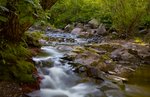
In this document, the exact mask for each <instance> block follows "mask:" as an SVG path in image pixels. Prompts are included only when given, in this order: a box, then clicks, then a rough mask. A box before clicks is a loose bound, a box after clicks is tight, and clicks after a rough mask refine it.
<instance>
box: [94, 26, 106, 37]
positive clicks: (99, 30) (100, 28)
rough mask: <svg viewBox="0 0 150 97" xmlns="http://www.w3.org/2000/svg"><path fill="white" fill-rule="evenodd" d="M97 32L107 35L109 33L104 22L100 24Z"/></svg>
mask: <svg viewBox="0 0 150 97" xmlns="http://www.w3.org/2000/svg"><path fill="white" fill-rule="evenodd" d="M96 34H97V35H106V34H107V31H106V28H105V26H104V24H100V26H99V27H98V29H97V33H96Z"/></svg>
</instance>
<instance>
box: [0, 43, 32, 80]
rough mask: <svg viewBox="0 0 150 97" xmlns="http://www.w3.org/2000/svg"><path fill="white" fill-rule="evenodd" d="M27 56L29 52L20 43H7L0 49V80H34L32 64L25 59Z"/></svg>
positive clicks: (29, 54)
mask: <svg viewBox="0 0 150 97" xmlns="http://www.w3.org/2000/svg"><path fill="white" fill-rule="evenodd" d="M29 57H31V52H30V51H29V50H28V49H27V48H25V47H23V46H22V45H15V44H14V45H13V44H7V46H6V48H3V49H2V50H1V51H0V63H1V64H0V71H1V72H0V76H1V78H0V80H16V81H19V82H31V81H34V79H33V77H32V72H33V68H34V65H33V64H32V63H30V62H27V61H26V60H28V58H29Z"/></svg>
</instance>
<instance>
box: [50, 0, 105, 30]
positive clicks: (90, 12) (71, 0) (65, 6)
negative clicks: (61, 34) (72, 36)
mask: <svg viewBox="0 0 150 97" xmlns="http://www.w3.org/2000/svg"><path fill="white" fill-rule="evenodd" d="M101 1H102V0H60V1H58V2H57V3H56V4H55V5H54V6H53V7H52V9H51V10H50V12H49V13H51V16H50V22H51V23H52V24H54V25H55V26H56V27H60V28H63V27H64V26H65V25H67V24H68V23H73V22H77V21H78V22H87V21H89V20H91V19H92V18H96V19H99V17H100V15H101V12H100V9H101V6H100V4H101Z"/></svg>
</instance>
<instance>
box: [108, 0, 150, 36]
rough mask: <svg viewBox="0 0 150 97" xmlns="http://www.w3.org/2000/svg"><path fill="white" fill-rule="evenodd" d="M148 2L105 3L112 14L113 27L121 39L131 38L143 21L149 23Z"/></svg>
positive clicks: (115, 0)
mask: <svg viewBox="0 0 150 97" xmlns="http://www.w3.org/2000/svg"><path fill="white" fill-rule="evenodd" d="M148 2H149V1H148V0H112V1H108V0H107V1H105V3H106V5H107V6H108V8H109V9H108V10H109V11H110V12H111V17H112V24H113V25H112V26H113V28H115V29H116V30H117V31H118V32H119V35H120V36H121V37H125V38H127V37H131V36H133V34H134V33H135V32H137V31H138V28H139V26H140V24H141V22H142V20H143V22H144V23H148V21H149V20H148V18H150V16H148V15H146V13H147V12H146V11H147V8H148V6H149V4H148Z"/></svg>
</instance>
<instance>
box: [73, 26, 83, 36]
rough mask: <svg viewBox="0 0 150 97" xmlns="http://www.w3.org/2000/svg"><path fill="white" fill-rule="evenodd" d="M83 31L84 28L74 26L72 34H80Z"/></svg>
mask: <svg viewBox="0 0 150 97" xmlns="http://www.w3.org/2000/svg"><path fill="white" fill-rule="evenodd" d="M82 31H83V29H81V28H74V29H73V30H72V31H71V34H75V35H79V34H80V33H81V32H82Z"/></svg>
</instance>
